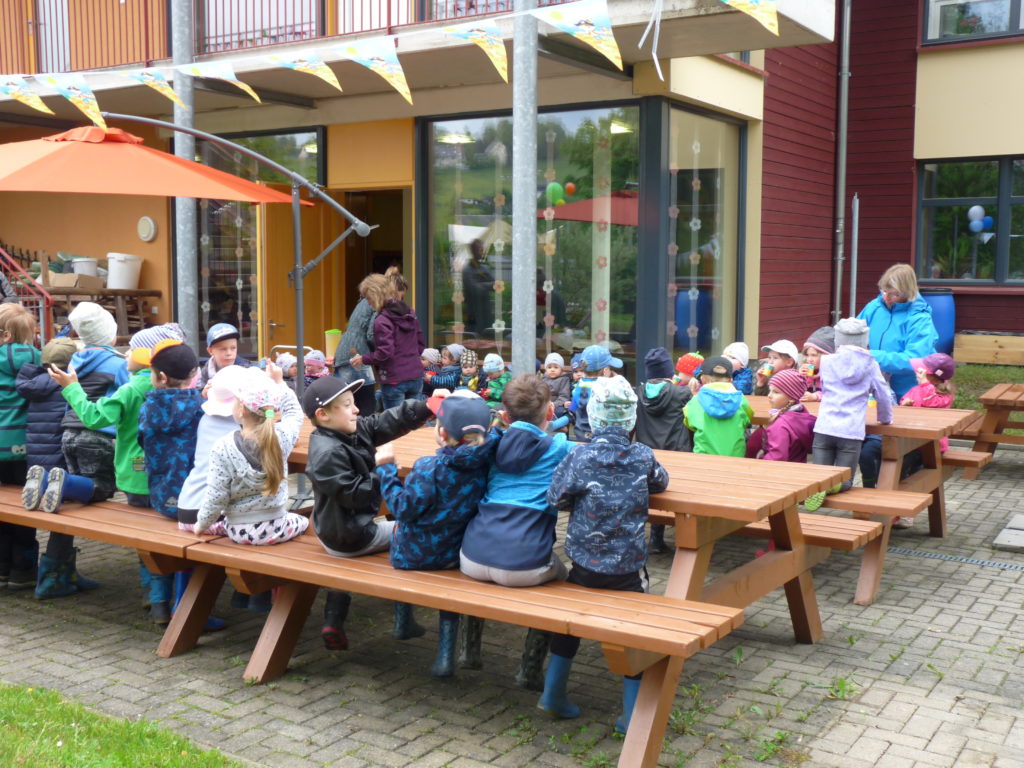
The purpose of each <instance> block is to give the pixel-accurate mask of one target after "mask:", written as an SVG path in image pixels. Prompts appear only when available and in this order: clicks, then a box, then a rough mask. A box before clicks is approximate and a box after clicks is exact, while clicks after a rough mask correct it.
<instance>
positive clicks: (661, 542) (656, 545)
mask: <svg viewBox="0 0 1024 768" xmlns="http://www.w3.org/2000/svg"><path fill="white" fill-rule="evenodd" d="M647 551H648V552H650V553H651V554H652V555H663V554H665V553H666V552H668V547H666V546H665V526H664V525H657V524H655V525H652V526H651V543H650V544H648V545H647Z"/></svg>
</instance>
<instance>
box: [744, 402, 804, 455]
mask: <svg viewBox="0 0 1024 768" xmlns="http://www.w3.org/2000/svg"><path fill="white" fill-rule="evenodd" d="M814 422H815V417H814V414H812V413H808V412H807V410H806V409H805V408H804V407H803V406H802V405H799V404H797V406H796V407H795V408H793V409H792V410H789V411H785V412H784V413H780V414H779V417H778V418H777V419H775V421H773V422H772V423H771V424H769V425H767V426H765V427H758V428H757V429H755V430H754V431H753V432H751V433H750V437H748V438H747V458H748V459H756V458H759V457H758V454H759V453H760V452H761V451H764V453H763V455H761V456H760V458H762V459H765V460H766V461H795V462H798V463H800V464H803V463H804V462H806V461H807V455H808V454H809V453H810V452H811V447H812V445H813V443H814Z"/></svg>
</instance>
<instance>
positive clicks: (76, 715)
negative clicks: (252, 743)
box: [0, 685, 241, 768]
mask: <svg viewBox="0 0 1024 768" xmlns="http://www.w3.org/2000/svg"><path fill="white" fill-rule="evenodd" d="M0 765H3V766H17V768H121V766H124V768H137V766H146V768H241V766H240V765H239V764H238V763H237V762H234V761H232V760H228V759H227V758H226V757H224V756H223V755H221V754H220V753H219V752H217V751H216V750H213V751H204V750H200V749H199V748H198V747H196V746H195V745H194V744H192V743H191V742H189V741H188V740H187V739H184V738H182V737H180V736H176V735H175V734H173V733H170V732H169V731H165V730H162V729H160V728H158V727H156V726H155V725H153V724H152V723H149V722H145V721H141V722H132V721H129V720H120V719H117V718H113V717H106V716H105V715H97V714H95V713H93V712H90V711H89V710H88V709H86V708H85V707H83V706H82V705H80V704H76V703H75V702H72V701H68V700H67V699H64V698H63V697H61V695H60V694H58V693H55V692H54V691H48V690H45V689H41V688H20V687H17V686H11V685H0Z"/></svg>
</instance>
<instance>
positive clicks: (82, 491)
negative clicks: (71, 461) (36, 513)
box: [39, 467, 96, 512]
mask: <svg viewBox="0 0 1024 768" xmlns="http://www.w3.org/2000/svg"><path fill="white" fill-rule="evenodd" d="M95 488H96V486H95V484H94V483H93V481H92V478H91V477H82V476H81V475H69V474H68V473H67V472H65V471H64V470H63V469H61V468H60V467H54V468H53V469H51V470H50V474H49V475H48V476H47V480H46V490H45V491H44V492H43V500H42V501H41V502H40V504H39V508H40V509H41V510H43V512H58V511H59V510H60V505H61V504H62V503H63V502H64V501H77V502H81V503H82V504H88V503H89V502H90V501H92V494H93V491H94V490H95Z"/></svg>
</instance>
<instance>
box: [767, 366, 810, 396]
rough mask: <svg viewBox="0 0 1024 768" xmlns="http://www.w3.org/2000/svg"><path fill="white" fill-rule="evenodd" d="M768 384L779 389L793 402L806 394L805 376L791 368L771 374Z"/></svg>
mask: <svg viewBox="0 0 1024 768" xmlns="http://www.w3.org/2000/svg"><path fill="white" fill-rule="evenodd" d="M768 385H769V386H770V387H774V388H775V389H777V390H779V392H781V393H782V394H784V395H785V396H786V397H788V398H789V399H790V400H792V401H793V402H795V403H798V402H800V398H801V397H803V396H804V395H805V394H807V377H806V376H804V375H802V374H801V373H800V372H799V371H796V370H794V369H792V368H786V369H785V370H782V371H779V372H777V373H775V374H773V375H772V377H771V379H769V380H768Z"/></svg>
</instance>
